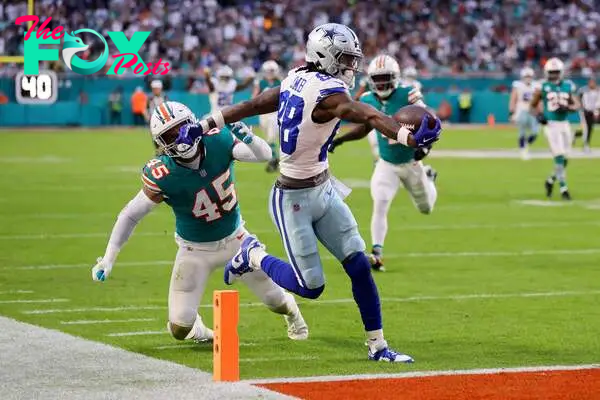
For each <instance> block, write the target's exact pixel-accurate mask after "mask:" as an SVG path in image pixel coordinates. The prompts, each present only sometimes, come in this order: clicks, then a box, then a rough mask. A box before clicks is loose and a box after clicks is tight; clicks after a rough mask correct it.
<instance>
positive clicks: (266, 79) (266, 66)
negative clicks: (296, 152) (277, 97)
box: [252, 60, 281, 172]
mask: <svg viewBox="0 0 600 400" xmlns="http://www.w3.org/2000/svg"><path fill="white" fill-rule="evenodd" d="M261 69H262V76H261V78H260V79H257V80H256V82H255V83H254V92H253V93H252V97H256V96H258V95H259V94H261V93H262V92H264V91H265V90H267V89H271V88H274V87H278V86H279V85H281V79H280V78H279V65H277V62H275V61H273V60H268V61H265V62H264V63H263V65H262V68H261ZM258 120H259V122H260V127H261V129H262V130H263V132H264V133H265V136H266V137H267V143H269V146H271V159H270V160H269V162H268V164H267V172H275V171H277V169H278V168H279V155H278V154H277V147H278V145H277V137H278V136H279V126H278V125H277V113H276V112H274V113H270V114H264V115H259V116H258Z"/></svg>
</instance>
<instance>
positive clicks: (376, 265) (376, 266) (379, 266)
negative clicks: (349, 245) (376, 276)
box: [369, 252, 385, 272]
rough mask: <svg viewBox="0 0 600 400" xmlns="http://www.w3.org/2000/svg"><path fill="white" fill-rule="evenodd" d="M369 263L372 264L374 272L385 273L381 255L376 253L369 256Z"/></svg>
mask: <svg viewBox="0 0 600 400" xmlns="http://www.w3.org/2000/svg"><path fill="white" fill-rule="evenodd" d="M369 262H370V263H371V269H372V270H373V271H377V272H385V267H384V266H383V257H382V256H381V255H380V254H376V253H375V252H372V253H371V254H369Z"/></svg>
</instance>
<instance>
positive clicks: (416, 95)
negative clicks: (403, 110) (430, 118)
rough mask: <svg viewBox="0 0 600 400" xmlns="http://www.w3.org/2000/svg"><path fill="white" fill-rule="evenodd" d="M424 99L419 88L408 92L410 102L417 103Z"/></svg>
mask: <svg viewBox="0 0 600 400" xmlns="http://www.w3.org/2000/svg"><path fill="white" fill-rule="evenodd" d="M421 100H423V93H421V91H420V90H419V89H416V88H415V89H412V90H411V91H410V92H408V102H409V103H410V104H415V103H416V102H418V101H421Z"/></svg>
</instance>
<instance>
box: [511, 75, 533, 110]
mask: <svg viewBox="0 0 600 400" xmlns="http://www.w3.org/2000/svg"><path fill="white" fill-rule="evenodd" d="M512 86H513V88H514V89H516V91H517V105H516V107H515V113H517V114H518V113H519V112H521V111H529V109H530V103H531V99H533V92H534V91H535V88H536V87H537V86H536V83H535V82H531V83H530V84H527V83H525V82H524V81H514V82H513V84H512Z"/></svg>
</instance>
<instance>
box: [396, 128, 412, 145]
mask: <svg viewBox="0 0 600 400" xmlns="http://www.w3.org/2000/svg"><path fill="white" fill-rule="evenodd" d="M410 134H411V132H410V130H409V129H408V128H405V127H401V128H400V130H399V131H398V134H397V136H396V141H398V143H400V144H403V145H405V146H408V135H410Z"/></svg>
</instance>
